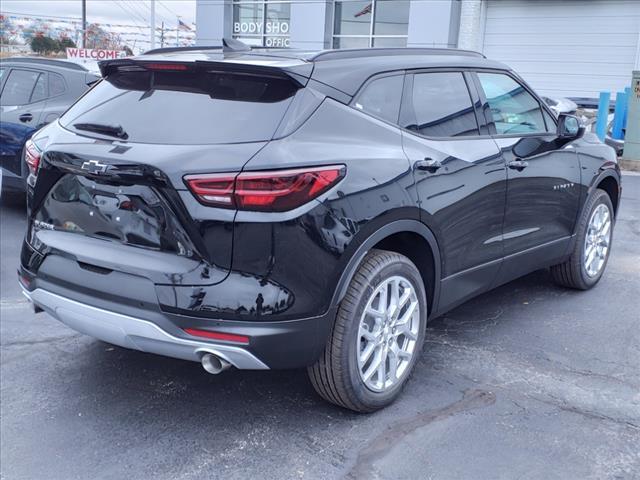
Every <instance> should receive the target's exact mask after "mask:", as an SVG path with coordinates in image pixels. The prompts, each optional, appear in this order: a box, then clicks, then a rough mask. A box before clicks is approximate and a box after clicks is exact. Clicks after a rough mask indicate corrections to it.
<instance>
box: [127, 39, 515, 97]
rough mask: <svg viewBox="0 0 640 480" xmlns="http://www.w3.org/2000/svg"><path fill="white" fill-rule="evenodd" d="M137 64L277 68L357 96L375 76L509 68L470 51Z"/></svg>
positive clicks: (271, 54) (269, 53)
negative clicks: (210, 63) (433, 70)
mask: <svg viewBox="0 0 640 480" xmlns="http://www.w3.org/2000/svg"><path fill="white" fill-rule="evenodd" d="M134 60H141V61H147V62H154V61H155V62H158V61H165V62H166V61H172V62H173V61H176V62H196V61H203V62H216V63H229V64H231V63H232V64H237V65H243V66H256V67H261V68H264V67H273V68H277V69H280V70H284V71H286V72H288V73H292V74H295V75H300V76H302V77H305V78H312V79H314V80H317V81H319V82H322V83H324V84H327V85H330V86H331V87H333V88H336V89H338V90H340V91H342V92H343V93H345V94H347V95H350V96H353V95H355V93H356V92H357V90H358V88H359V87H360V86H361V85H362V84H363V83H364V82H365V81H366V80H367V79H368V78H369V77H371V76H373V75H376V74H378V73H383V72H391V71H398V70H415V69H420V68H497V69H503V70H504V69H508V67H507V66H505V65H503V64H501V63H499V62H495V61H492V60H488V59H486V57H485V56H484V55H482V54H481V53H478V52H472V51H469V50H458V49H447V48H367V49H341V50H320V51H318V50H313V51H309V50H295V49H264V48H258V49H256V48H253V49H251V50H242V51H233V50H229V49H226V48H225V47H182V48H179V47H176V48H164V49H155V50H151V51H149V52H146V53H145V54H143V55H140V56H138V57H135V58H134Z"/></svg>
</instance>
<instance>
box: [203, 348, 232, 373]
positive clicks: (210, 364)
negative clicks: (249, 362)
mask: <svg viewBox="0 0 640 480" xmlns="http://www.w3.org/2000/svg"><path fill="white" fill-rule="evenodd" d="M200 363H202V368H204V369H205V370H206V371H207V372H209V373H211V374H213V375H217V374H219V373H222V372H224V371H225V370H226V369H228V368H229V367H231V364H230V363H229V362H227V361H226V360H225V359H224V358H220V357H219V356H217V355H215V354H213V353H205V354H204V355H202V358H201V359H200Z"/></svg>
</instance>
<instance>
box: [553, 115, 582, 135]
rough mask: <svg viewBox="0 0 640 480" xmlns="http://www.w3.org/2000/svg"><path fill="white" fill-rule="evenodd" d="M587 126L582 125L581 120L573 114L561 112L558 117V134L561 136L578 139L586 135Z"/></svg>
mask: <svg viewBox="0 0 640 480" xmlns="http://www.w3.org/2000/svg"><path fill="white" fill-rule="evenodd" d="M584 131H585V128H584V127H582V126H580V120H578V117H576V116H573V115H567V114H566V113H561V114H560V116H559V117H558V136H559V137H560V138H567V139H572V140H574V139H577V138H580V137H582V135H584Z"/></svg>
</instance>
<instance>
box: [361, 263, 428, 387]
mask: <svg viewBox="0 0 640 480" xmlns="http://www.w3.org/2000/svg"><path fill="white" fill-rule="evenodd" d="M419 331H420V305H419V303H418V297H417V295H416V292H415V289H414V288H413V286H412V284H411V283H410V282H409V280H407V279H406V278H404V277H402V276H398V275H396V276H393V277H390V278H388V279H386V280H384V281H383V282H382V283H381V284H380V285H378V287H377V288H376V289H375V290H374V292H373V293H372V295H371V296H370V297H369V299H368V301H367V304H366V307H365V310H364V312H363V314H362V317H361V318H360V325H359V329H358V338H357V342H358V348H357V355H358V371H359V373H360V378H361V379H362V381H363V382H364V384H365V386H366V387H367V388H368V389H370V390H372V391H374V392H384V391H386V390H388V389H389V388H391V387H392V386H394V385H395V384H397V383H398V382H400V381H402V379H403V377H404V376H405V375H406V374H407V372H408V370H409V369H408V367H409V365H410V364H411V359H412V358H413V355H414V354H415V349H416V348H415V347H416V342H417V340H418V335H419Z"/></svg>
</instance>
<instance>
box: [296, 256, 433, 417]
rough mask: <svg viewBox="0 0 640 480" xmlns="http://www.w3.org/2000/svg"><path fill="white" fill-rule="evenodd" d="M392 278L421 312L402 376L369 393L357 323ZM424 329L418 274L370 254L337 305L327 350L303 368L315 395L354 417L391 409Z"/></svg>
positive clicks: (396, 260) (405, 262) (397, 260)
mask: <svg viewBox="0 0 640 480" xmlns="http://www.w3.org/2000/svg"><path fill="white" fill-rule="evenodd" d="M395 275H401V276H402V277H404V278H405V279H407V280H408V281H409V283H410V284H411V286H412V287H413V288H414V291H415V293H416V296H417V300H418V306H419V308H420V315H419V318H420V320H419V330H418V336H417V340H416V344H415V348H414V351H413V352H414V353H413V356H412V357H411V359H410V360H409V363H408V364H407V368H406V370H405V372H406V373H405V374H403V376H402V377H401V379H400V380H399V381H398V383H396V384H395V385H393V386H391V387H389V388H388V390H386V391H383V392H375V391H373V390H370V389H369V388H368V387H367V386H366V385H365V383H364V382H363V381H362V379H361V376H360V373H359V368H358V360H357V355H358V351H357V350H358V348H357V344H358V328H359V323H360V318H361V317H362V314H363V311H364V309H365V308H366V306H367V302H368V300H369V298H370V297H371V295H373V293H374V291H375V290H376V287H377V286H378V285H380V284H381V283H382V282H384V280H385V279H388V278H390V277H392V276H395ZM426 324H427V296H426V292H425V287H424V283H423V281H422V277H421V276H420V272H419V271H418V269H417V268H416V266H415V265H414V264H413V263H412V262H411V261H410V260H409V259H408V258H407V257H405V256H403V255H400V254H398V253H395V252H389V251H386V250H372V251H370V252H369V253H368V254H367V255H366V256H365V258H364V259H363V260H362V263H361V264H360V266H359V267H358V270H357V271H356V273H355V275H354V276H353V279H352V280H351V283H350V285H349V288H348V290H347V293H346V295H345V297H344V299H343V300H342V302H341V303H340V307H339V308H338V313H337V315H336V320H335V323H334V325H333V328H332V329H331V332H330V334H329V338H328V340H327V345H326V347H325V350H324V352H323V354H322V355H321V357H320V358H319V359H318V361H317V362H316V364H315V365H313V366H311V367H309V368H308V373H309V377H310V379H311V383H312V384H313V386H314V388H315V390H316V391H317V392H318V393H319V394H320V396H321V397H323V398H324V399H325V400H327V401H329V402H331V403H334V404H336V405H339V406H341V407H344V408H348V409H350V410H354V411H356V412H363V413H364V412H373V411H375V410H379V409H381V408H383V407H385V406H387V405H389V404H390V403H392V402H393V401H394V400H395V399H396V398H397V397H398V396H399V395H400V392H401V391H402V388H403V386H404V385H405V383H406V382H407V380H408V378H409V377H410V375H411V371H412V370H413V368H414V366H415V363H416V361H417V359H418V357H419V355H420V352H421V351H422V345H423V343H424V335H425V328H426Z"/></svg>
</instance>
